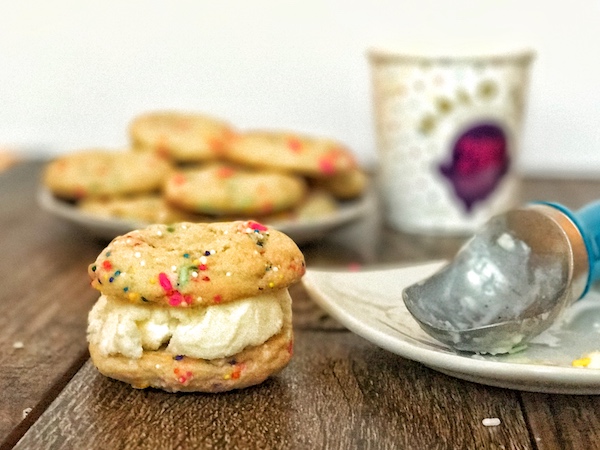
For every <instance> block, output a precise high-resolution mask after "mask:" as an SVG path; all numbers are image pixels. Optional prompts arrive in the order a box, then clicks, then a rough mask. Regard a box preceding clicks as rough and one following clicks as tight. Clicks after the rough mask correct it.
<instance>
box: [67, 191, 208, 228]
mask: <svg viewBox="0 0 600 450" xmlns="http://www.w3.org/2000/svg"><path fill="white" fill-rule="evenodd" d="M77 208H78V209H79V210H80V211H83V212H84V213H86V214H90V215H93V216H95V217H98V218H103V219H122V220H131V221H136V222H144V223H147V224H151V223H167V224H168V223H174V222H183V221H188V222H199V221H201V220H203V219H204V217H201V216H196V215H194V214H191V213H187V212H185V211H182V210H180V209H177V208H174V207H173V206H171V205H170V204H169V203H168V202H167V201H166V200H165V199H164V197H163V196H162V195H161V194H140V195H134V196H118V197H117V196H115V197H106V198H87V199H84V200H82V201H80V202H79V203H78V204H77Z"/></svg>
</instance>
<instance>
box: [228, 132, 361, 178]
mask: <svg viewBox="0 0 600 450" xmlns="http://www.w3.org/2000/svg"><path fill="white" fill-rule="evenodd" d="M225 156H226V157H227V159H229V160H231V161H234V162H237V163H240V164H244V165H249V166H253V167H259V168H264V169H275V170H284V171H289V172H296V173H299V174H302V175H306V176H311V177H329V176H333V175H335V174H338V173H341V172H346V171H348V170H351V169H353V168H354V167H356V165H357V164H356V160H355V158H354V156H353V155H352V153H351V152H350V151H349V150H348V149H346V148H345V147H344V146H343V145H342V144H340V143H339V142H336V141H334V140H331V139H325V138H316V137H310V136H305V135H300V134H297V133H291V132H269V131H252V132H246V133H243V134H239V135H237V136H235V137H233V138H232V139H231V140H230V141H229V142H228V144H227V151H226V153H225Z"/></svg>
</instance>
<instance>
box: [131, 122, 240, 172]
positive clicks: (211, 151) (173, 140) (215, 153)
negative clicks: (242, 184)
mask: <svg viewBox="0 0 600 450" xmlns="http://www.w3.org/2000/svg"><path fill="white" fill-rule="evenodd" d="M232 133H233V131H232V128H231V126H230V125H229V124H228V123H227V122H225V121H223V120H220V119H217V118H214V117H211V116H208V115H204V114H198V113H191V112H178V111H155V112H148V113H145V114H141V115H139V116H137V117H135V118H134V119H133V120H132V121H131V123H130V125H129V135H130V138H131V142H132V146H133V148H134V149H135V150H142V151H144V150H145V151H151V152H156V153H158V154H159V155H162V156H165V157H168V158H171V159H173V160H174V161H176V162H180V163H189V162H203V161H209V160H214V159H217V158H218V157H219V156H220V155H221V154H222V152H223V150H224V146H225V144H226V142H227V141H228V139H229V138H230V137H231V135H232Z"/></svg>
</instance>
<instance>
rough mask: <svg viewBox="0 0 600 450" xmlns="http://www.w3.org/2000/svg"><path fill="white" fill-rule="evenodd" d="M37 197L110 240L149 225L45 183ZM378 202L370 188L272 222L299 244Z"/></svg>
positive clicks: (51, 210) (50, 209)
mask: <svg viewBox="0 0 600 450" xmlns="http://www.w3.org/2000/svg"><path fill="white" fill-rule="evenodd" d="M37 199H38V203H39V205H40V207H41V208H42V209H44V210H45V211H47V212H49V213H51V214H53V215H54V216H57V217H60V218H61V219H64V220H67V221H68V222H71V223H73V224H75V225H78V226H80V227H82V228H84V229H86V230H88V231H89V232H91V233H92V234H93V235H94V236H96V237H99V238H102V239H108V240H110V239H112V238H114V237H116V236H119V235H122V234H125V233H127V232H129V231H131V230H135V229H139V228H144V227H146V226H147V225H148V223H145V222H139V221H134V220H126V219H109V218H102V217H98V216H95V215H93V214H90V213H86V212H84V211H81V210H80V209H78V208H77V207H76V206H75V205H74V204H73V203H69V202H67V201H64V200H61V199H59V198H56V197H55V196H53V195H52V193H51V192H50V191H49V190H48V189H46V188H45V187H40V189H39V190H38V195H37ZM374 202H375V199H374V197H373V195H372V193H370V192H367V193H366V194H365V195H363V196H362V197H360V198H359V199H356V200H351V201H344V202H340V207H339V209H338V210H337V211H335V212H334V213H332V214H327V215H323V216H321V217H317V218H314V219H303V220H300V219H299V220H286V221H280V222H275V223H270V224H268V225H269V226H271V227H273V228H275V229H276V230H279V231H282V232H283V233H285V234H287V235H288V236H290V237H291V238H292V239H294V241H295V242H296V243H298V244H300V243H306V242H309V241H312V240H316V239H318V238H321V237H323V236H325V235H326V234H327V233H330V232H332V231H333V230H335V229H337V228H338V227H341V226H344V225H348V224H350V223H352V222H353V221H355V220H358V219H361V218H365V217H366V216H367V215H368V214H369V212H370V211H371V210H372V209H373V208H374V206H373V204H374Z"/></svg>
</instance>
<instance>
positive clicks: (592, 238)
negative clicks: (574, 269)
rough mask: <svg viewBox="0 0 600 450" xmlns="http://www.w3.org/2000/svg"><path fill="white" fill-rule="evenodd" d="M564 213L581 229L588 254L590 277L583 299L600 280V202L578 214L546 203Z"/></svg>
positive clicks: (586, 207) (557, 205)
mask: <svg viewBox="0 0 600 450" xmlns="http://www.w3.org/2000/svg"><path fill="white" fill-rule="evenodd" d="M546 204H547V205H549V206H552V207H554V208H556V209H558V210H560V211H561V212H563V213H564V214H565V215H566V216H567V217H568V218H569V219H571V221H573V223H575V225H576V226H577V228H578V229H579V232H580V233H581V236H582V237H583V241H584V242H585V247H586V250H587V254H588V264H589V275H588V279H587V283H586V286H585V289H584V290H583V294H581V297H583V296H584V295H585V294H586V293H587V291H588V290H589V288H590V286H591V285H592V284H593V283H594V282H595V281H597V280H599V279H600V200H596V201H594V202H591V203H588V204H587V205H585V206H584V207H582V208H581V209H579V210H578V211H576V212H573V211H570V210H569V209H568V208H566V207H564V206H563V205H560V204H558V203H546Z"/></svg>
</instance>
